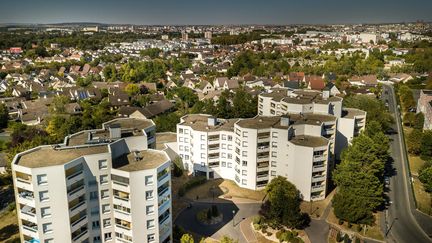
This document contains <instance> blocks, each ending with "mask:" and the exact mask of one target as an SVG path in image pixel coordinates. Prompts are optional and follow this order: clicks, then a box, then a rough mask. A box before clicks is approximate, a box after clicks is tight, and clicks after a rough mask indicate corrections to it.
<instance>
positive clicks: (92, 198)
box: [90, 192, 98, 200]
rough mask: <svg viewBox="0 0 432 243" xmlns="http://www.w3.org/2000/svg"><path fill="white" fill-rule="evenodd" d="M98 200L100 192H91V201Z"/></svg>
mask: <svg viewBox="0 0 432 243" xmlns="http://www.w3.org/2000/svg"><path fill="white" fill-rule="evenodd" d="M96 199H98V192H90V200H96Z"/></svg>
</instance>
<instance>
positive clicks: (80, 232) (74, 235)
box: [72, 226, 88, 242]
mask: <svg viewBox="0 0 432 243" xmlns="http://www.w3.org/2000/svg"><path fill="white" fill-rule="evenodd" d="M87 233H88V229H87V226H85V227H82V228H80V229H78V230H76V231H75V232H73V233H72V241H80V239H81V238H84V236H85V235H87ZM80 242H81V241H80Z"/></svg>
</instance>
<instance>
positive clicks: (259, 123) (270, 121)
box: [237, 116, 280, 129]
mask: <svg viewBox="0 0 432 243" xmlns="http://www.w3.org/2000/svg"><path fill="white" fill-rule="evenodd" d="M279 123H280V117H278V116H256V117H254V118H248V119H242V120H239V121H238V122H237V125H239V126H240V127H243V128H251V129H266V128H271V127H273V126H275V125H277V124H279Z"/></svg>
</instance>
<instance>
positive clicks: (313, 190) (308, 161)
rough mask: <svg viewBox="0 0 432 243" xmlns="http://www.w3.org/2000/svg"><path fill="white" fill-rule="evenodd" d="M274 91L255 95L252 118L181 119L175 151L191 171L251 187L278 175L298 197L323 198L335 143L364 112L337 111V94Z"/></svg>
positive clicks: (351, 132) (357, 126) (354, 128)
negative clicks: (257, 112) (331, 95)
mask: <svg viewBox="0 0 432 243" xmlns="http://www.w3.org/2000/svg"><path fill="white" fill-rule="evenodd" d="M278 92H279V91H274V92H273V93H271V94H264V95H260V96H259V106H260V108H259V109H258V111H259V114H261V115H258V116H256V117H254V118H248V119H228V120H226V119H217V118H213V117H211V116H209V115H202V114H195V115H186V116H184V117H182V118H181V120H180V123H179V124H178V125H177V144H178V148H177V151H178V154H179V156H180V157H181V158H182V160H183V164H184V167H185V168H186V169H187V170H189V171H192V172H193V173H194V174H195V175H205V176H206V177H207V178H209V179H212V178H224V179H230V180H233V181H235V182H236V183H237V185H239V186H240V187H243V188H248V189H252V190H259V189H262V188H264V187H265V186H266V185H267V183H268V182H269V181H270V180H271V179H273V178H275V177H276V176H284V177H286V178H287V179H288V180H289V181H291V182H292V183H293V184H295V185H296V187H297V188H298V189H299V190H300V192H301V195H302V197H303V199H304V200H306V201H310V200H322V199H324V198H325V196H326V193H327V180H328V178H329V176H330V173H331V170H332V169H333V167H334V164H333V163H334V160H335V158H336V157H337V156H338V153H340V149H339V150H338V149H337V148H338V146H339V145H338V141H339V142H340V143H341V146H340V148H343V146H345V147H346V146H347V145H348V142H349V141H350V140H351V139H352V137H354V136H356V135H357V134H358V132H359V131H360V130H361V129H363V128H364V123H365V119H366V113H365V112H363V111H360V110H357V109H342V98H339V97H327V95H328V94H322V93H319V92H313V93H305V94H304V95H305V97H303V99H302V98H301V97H300V98H298V99H297V98H293V97H290V99H294V100H295V101H294V100H289V99H286V97H285V96H287V95H288V93H287V90H284V92H285V95H282V93H278ZM304 92H306V91H296V92H294V93H292V92H290V95H292V94H297V95H299V96H300V94H303V93H304ZM306 95H307V96H308V97H309V98H306ZM323 96H324V97H323ZM311 97H314V98H313V99H312V100H311ZM267 98H268V99H267ZM282 101H283V103H282ZM285 105H286V106H287V107H286V108H282V106H285ZM277 109H279V110H280V114H279V113H277V112H278V111H279V110H277ZM282 109H285V110H282ZM271 110H273V111H271ZM325 111H326V112H325ZM263 114H264V115H263ZM338 137H339V140H338ZM344 141H347V143H346V144H343V142H344Z"/></svg>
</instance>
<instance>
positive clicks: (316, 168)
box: [312, 164, 326, 172]
mask: <svg viewBox="0 0 432 243" xmlns="http://www.w3.org/2000/svg"><path fill="white" fill-rule="evenodd" d="M325 170H326V166H325V165H324V164H321V165H314V166H313V167H312V172H320V171H325Z"/></svg>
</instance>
